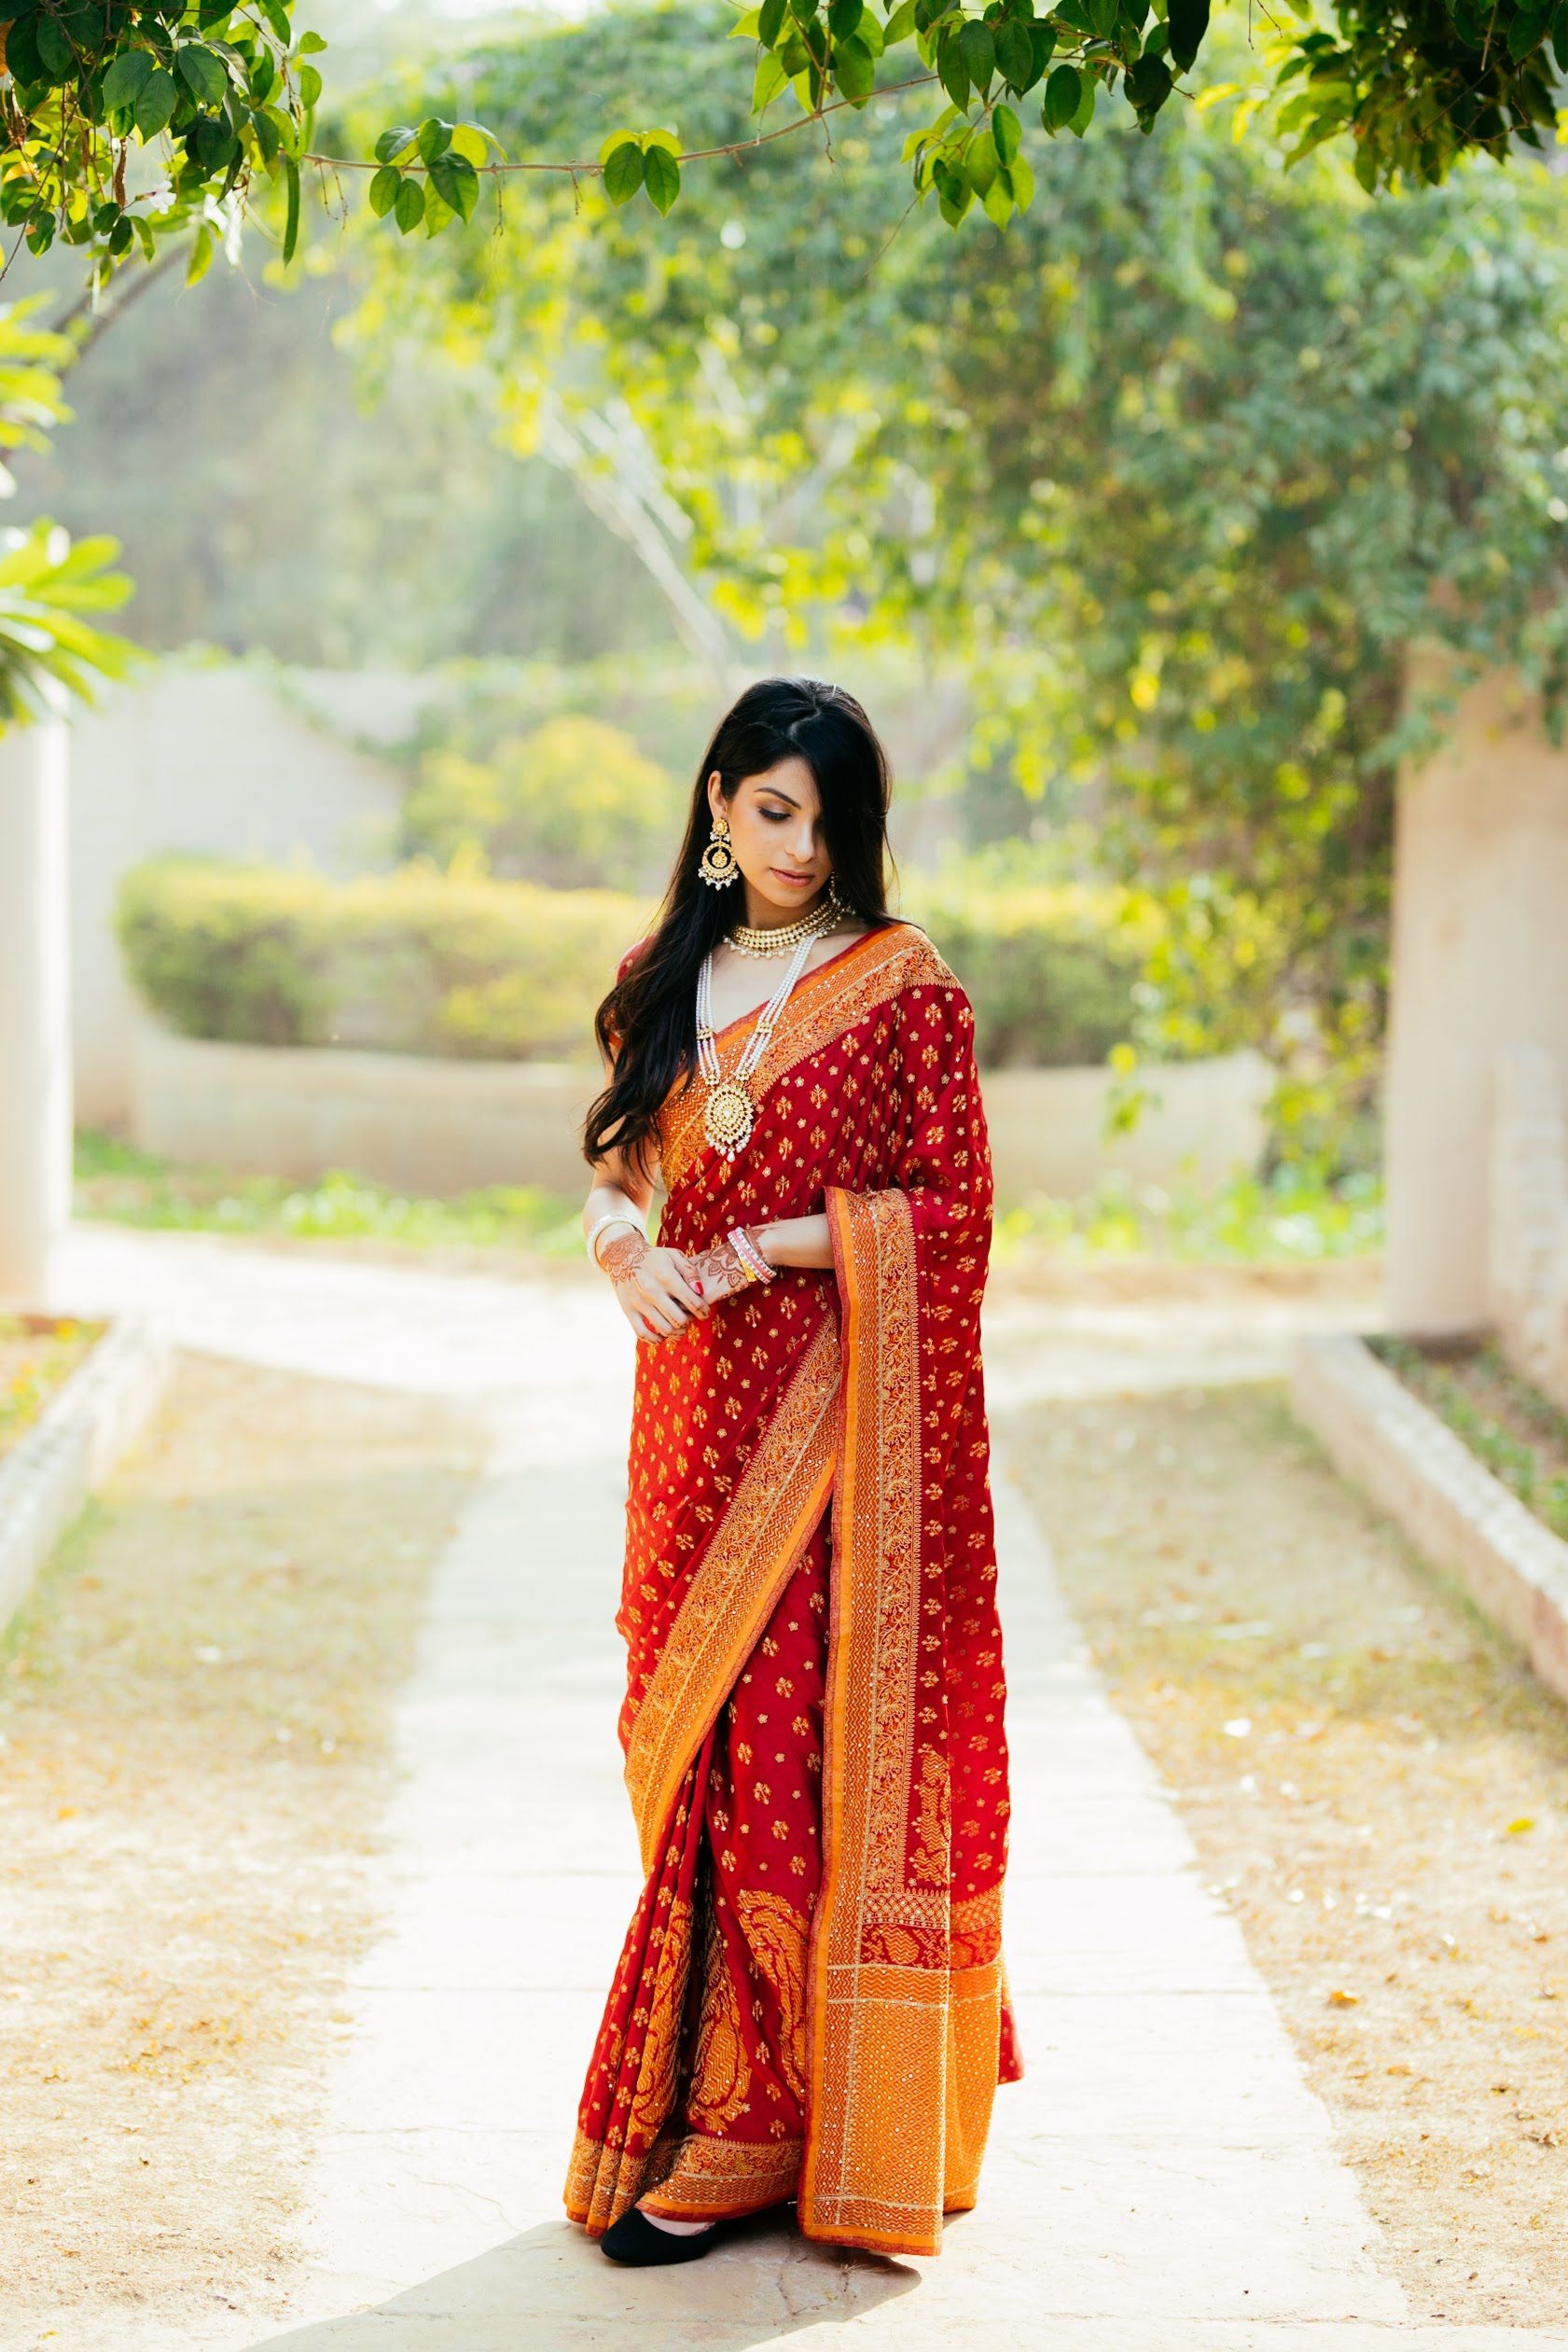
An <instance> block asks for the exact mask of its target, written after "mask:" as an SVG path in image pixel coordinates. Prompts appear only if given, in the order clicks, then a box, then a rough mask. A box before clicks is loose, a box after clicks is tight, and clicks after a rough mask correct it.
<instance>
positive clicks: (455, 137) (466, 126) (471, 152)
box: [451, 122, 500, 172]
mask: <svg viewBox="0 0 1568 2352" xmlns="http://www.w3.org/2000/svg"><path fill="white" fill-rule="evenodd" d="M492 147H494V148H495V149H496V151H497V153H499V151H500V148H499V142H498V141H496V140H493V138H492V137H491V135H490V133H489V132H488V131H486V130H484V129H483V127H482V126H481V125H480V124H479V123H477V122H455V123H453V125H452V132H451V151H452V153H453V155H464V156H466V157H467V159H468V160H469V162H470V163H471V164H472V165H473V167H474V169H475V171H476V172H477V171H478V170H479V166H480V164H482V163H488V162H489V161H490V155H491V149H492Z"/></svg>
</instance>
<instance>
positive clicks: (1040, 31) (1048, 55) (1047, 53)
mask: <svg viewBox="0 0 1568 2352" xmlns="http://www.w3.org/2000/svg"><path fill="white" fill-rule="evenodd" d="M1029 38H1030V41H1031V43H1032V45H1033V47H1034V79H1035V80H1036V81H1038V80H1039V78H1040V77H1041V75H1042V74H1043V73H1044V72H1045V70H1046V67H1047V66H1048V64H1049V63H1050V62H1051V59H1052V58H1053V57H1054V56H1055V54H1056V27H1055V25H1054V24H1032V25H1031V26H1030V28H1029Z"/></svg>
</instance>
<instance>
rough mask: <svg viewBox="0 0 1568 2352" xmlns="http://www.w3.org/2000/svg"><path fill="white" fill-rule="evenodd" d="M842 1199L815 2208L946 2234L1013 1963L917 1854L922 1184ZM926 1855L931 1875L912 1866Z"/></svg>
mask: <svg viewBox="0 0 1568 2352" xmlns="http://www.w3.org/2000/svg"><path fill="white" fill-rule="evenodd" d="M827 1216H828V1224H829V1229H830V1231H831V1233H832V1237H833V1254H834V1262H835V1267H836V1270H837V1273H838V1276H839V1285H840V1298H841V1301H842V1326H841V1336H840V1357H841V1373H840V1381H841V1403H840V1458H839V1468H838V1477H837V1482H836V1491H835V1496H834V1504H833V1610H832V1623H831V1632H830V1647H829V1656H828V1672H827V1691H826V1706H825V1716H826V1743H825V1745H826V1754H825V1759H824V1774H823V1853H824V1877H823V1885H822V1892H821V1895H820V1897H819V1899H818V1903H817V1911H816V1918H815V1921H814V1923H813V1928H812V1960H811V1969H810V1986H811V1989H810V2008H809V2019H808V2053H809V2056H808V2084H809V2096H808V2125H807V2140H806V2152H805V2160H804V2164H803V2165H802V2170H801V2179H800V2191H799V2216H800V2227H801V2230H802V2231H803V2233H804V2234H805V2235H806V2236H808V2237H812V2238H822V2239H826V2240H828V2241H830V2242H831V2243H834V2244H837V2245H852V2246H864V2247H867V2248H872V2249H874V2250H876V2251H879V2252H896V2253H907V2254H935V2253H937V2252H938V2251H939V2249H940V2245H941V2217H942V2215H943V2213H944V2212H945V2211H953V2210H957V2209H960V2208H962V2207H964V2206H968V2205H971V2204H972V2203H973V2202H974V2196H975V2184H976V2180H977V2178H978V2172H979V2163H980V2157H981V2155H982V2153H983V2151H984V2147H985V2139H986V2134H987V2131H988V2129H989V2125H990V2120H991V2108H992V2096H993V2095H994V2092H995V2088H996V2075H997V2046H998V2037H999V2032H1000V2018H1001V1991H1002V1988H1001V1967H1000V1961H999V1960H998V1959H990V1960H986V1961H984V1962H982V1963H980V1964H979V1965H978V1966H970V1967H964V1966H962V1965H961V1966H959V1967H956V1968H955V1967H954V1965H953V1963H954V1962H955V1961H960V1962H962V1961H963V1960H964V1959H965V1958H967V1957H968V1955H969V1950H970V1949H971V1947H970V1946H969V1945H968V1944H967V1942H966V1940H965V1939H964V1938H960V1939H959V1940H958V1941H957V1944H956V1948H955V1944H954V1940H953V1938H952V1933H951V1929H952V1924H953V1923H952V1921H951V1913H950V1905H949V1894H948V1887H947V1885H946V1864H945V1858H943V1859H942V1860H941V1861H940V1864H939V1866H938V1865H937V1864H936V1863H934V1864H933V1865H932V1867H930V1868H929V1869H925V1868H923V1854H922V1847H923V1843H924V1841H925V1839H926V1835H927V1824H928V1822H929V1824H930V1832H931V1836H932V1838H933V1840H934V1841H935V1840H938V1839H939V1840H940V1842H941V1843H942V1844H943V1845H944V1846H945V1814H946V1804H945V1801H946V1790H947V1765H946V1760H945V1757H944V1756H943V1755H942V1754H941V1753H940V1751H939V1749H938V1748H937V1747H936V1746H935V1745H934V1744H930V1743H928V1744H926V1745H924V1746H923V1747H921V1750H920V1755H919V1759H918V1761H917V1757H916V1752H915V1750H916V1724H917V1720H918V1719H919V1708H918V1705H917V1675H918V1667H919V1658H920V1602H921V1591H920V1578H921V1541H920V1538H921V1394H920V1362H919V1333H918V1329H917V1322H916V1303H915V1301H916V1277H917V1270H916V1252H915V1237H914V1227H913V1219H912V1216H911V1213H910V1207H909V1200H908V1198H907V1197H906V1196H905V1195H904V1194H902V1193H900V1192H898V1191H888V1192H880V1193H871V1194H867V1195H863V1196H857V1195H853V1194H851V1193H847V1192H841V1191H839V1190H829V1192H828V1194H827ZM911 1850H912V1854H913V1859H912V1861H910V1862H909V1865H908V1867H907V1865H906V1856H907V1854H908V1853H909V1852H910V1851H911ZM911 1875H912V1876H913V1877H914V1878H915V1879H917V1880H920V1879H923V1878H924V1879H926V1880H928V1882H929V1883H928V1884H926V1885H917V1886H912V1887H911V1886H909V1885H908V1884H907V1878H908V1877H909V1876H911ZM976 1924H977V1925H978V1924H979V1923H978V1922H977V1923H976ZM965 1925H967V1922H966V1923H965ZM917 1959H918V1961H919V1962H920V1963H922V1964H919V1965H917V1964H914V1963H915V1962H916V1961H917Z"/></svg>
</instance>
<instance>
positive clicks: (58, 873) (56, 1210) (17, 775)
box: [0, 720, 71, 1304]
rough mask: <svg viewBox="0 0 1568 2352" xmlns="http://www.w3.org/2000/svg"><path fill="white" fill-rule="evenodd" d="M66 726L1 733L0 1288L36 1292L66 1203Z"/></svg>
mask: <svg viewBox="0 0 1568 2352" xmlns="http://www.w3.org/2000/svg"><path fill="white" fill-rule="evenodd" d="M65 778H66V735H65V729H64V727H63V725H62V723H61V722H60V721H59V720H50V721H48V722H46V723H45V724H43V725H39V726H33V727H20V728H11V729H9V730H8V731H6V732H5V733H4V734H0V1298H5V1299H8V1300H10V1301H21V1303H23V1304H27V1303H34V1304H36V1303H39V1302H41V1301H42V1300H43V1298H44V1295H45V1292H46V1290H47V1287H48V1279H49V1258H50V1253H51V1251H52V1249H53V1246H54V1245H55V1243H56V1242H57V1241H58V1240H59V1239H60V1237H61V1235H62V1233H63V1232H64V1229H65V1225H66V1221H67V1219H68V1218H69V1216H70V1209H71V1022H70V987H69V980H68V969H69V964H68V958H69V929H70V902H69V896H68V889H67V880H66V875H67V865H66V856H67V851H66V831H65Z"/></svg>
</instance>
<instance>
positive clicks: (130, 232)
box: [109, 213, 140, 258]
mask: <svg viewBox="0 0 1568 2352" xmlns="http://www.w3.org/2000/svg"><path fill="white" fill-rule="evenodd" d="M139 225H140V224H139V223H135V222H132V221H130V220H128V219H127V218H126V216H125V215H124V214H123V213H122V214H121V215H120V216H119V218H118V220H117V221H116V223H115V225H114V227H113V228H112V229H111V230H110V231H109V251H110V252H111V253H112V254H114V255H115V256H116V257H117V258H118V256H119V255H120V254H122V253H126V252H129V250H130V248H131V244H132V240H133V238H134V237H135V234H136V230H137V228H138V227H139Z"/></svg>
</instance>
